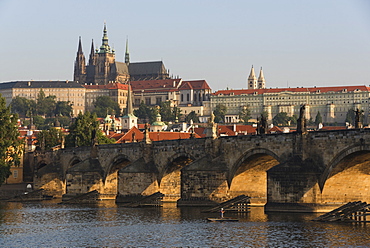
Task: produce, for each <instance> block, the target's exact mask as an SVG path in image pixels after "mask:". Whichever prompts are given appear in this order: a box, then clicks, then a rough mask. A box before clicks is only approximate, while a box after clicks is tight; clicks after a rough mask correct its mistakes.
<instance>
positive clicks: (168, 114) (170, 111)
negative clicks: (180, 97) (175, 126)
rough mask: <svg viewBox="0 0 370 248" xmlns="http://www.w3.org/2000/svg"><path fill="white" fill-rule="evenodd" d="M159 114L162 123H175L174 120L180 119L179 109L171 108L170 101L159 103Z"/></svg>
mask: <svg viewBox="0 0 370 248" xmlns="http://www.w3.org/2000/svg"><path fill="white" fill-rule="evenodd" d="M159 113H160V114H161V117H162V121H167V122H169V121H172V122H175V121H176V118H177V119H180V117H181V109H179V108H177V107H171V102H170V101H165V102H161V105H160V109H159Z"/></svg>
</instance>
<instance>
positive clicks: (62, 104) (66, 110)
mask: <svg viewBox="0 0 370 248" xmlns="http://www.w3.org/2000/svg"><path fill="white" fill-rule="evenodd" d="M71 113H72V104H71V103H70V102H69V101H68V102H66V101H58V102H57V103H56V106H55V115H56V116H58V115H62V116H67V117H70V116H71Z"/></svg>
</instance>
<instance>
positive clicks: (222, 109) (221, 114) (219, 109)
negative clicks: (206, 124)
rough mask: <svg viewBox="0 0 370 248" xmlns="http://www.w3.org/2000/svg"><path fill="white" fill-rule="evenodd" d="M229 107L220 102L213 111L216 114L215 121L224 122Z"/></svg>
mask: <svg viewBox="0 0 370 248" xmlns="http://www.w3.org/2000/svg"><path fill="white" fill-rule="evenodd" d="M226 111H227V108H226V106H225V105H222V104H218V105H217V106H216V108H215V110H214V111H213V114H214V115H215V122H216V123H223V122H224V121H225V114H226Z"/></svg>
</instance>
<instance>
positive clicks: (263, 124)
mask: <svg viewBox="0 0 370 248" xmlns="http://www.w3.org/2000/svg"><path fill="white" fill-rule="evenodd" d="M257 120H258V119H257ZM257 133H258V134H265V133H267V119H266V116H265V115H264V114H261V119H259V120H258V122H257Z"/></svg>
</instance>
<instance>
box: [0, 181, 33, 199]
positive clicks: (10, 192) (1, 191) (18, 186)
mask: <svg viewBox="0 0 370 248" xmlns="http://www.w3.org/2000/svg"><path fill="white" fill-rule="evenodd" d="M28 184H31V185H32V183H14V184H3V185H1V186H0V200H7V199H10V198H14V197H15V196H17V195H20V194H22V193H24V192H26V191H27V185H28Z"/></svg>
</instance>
